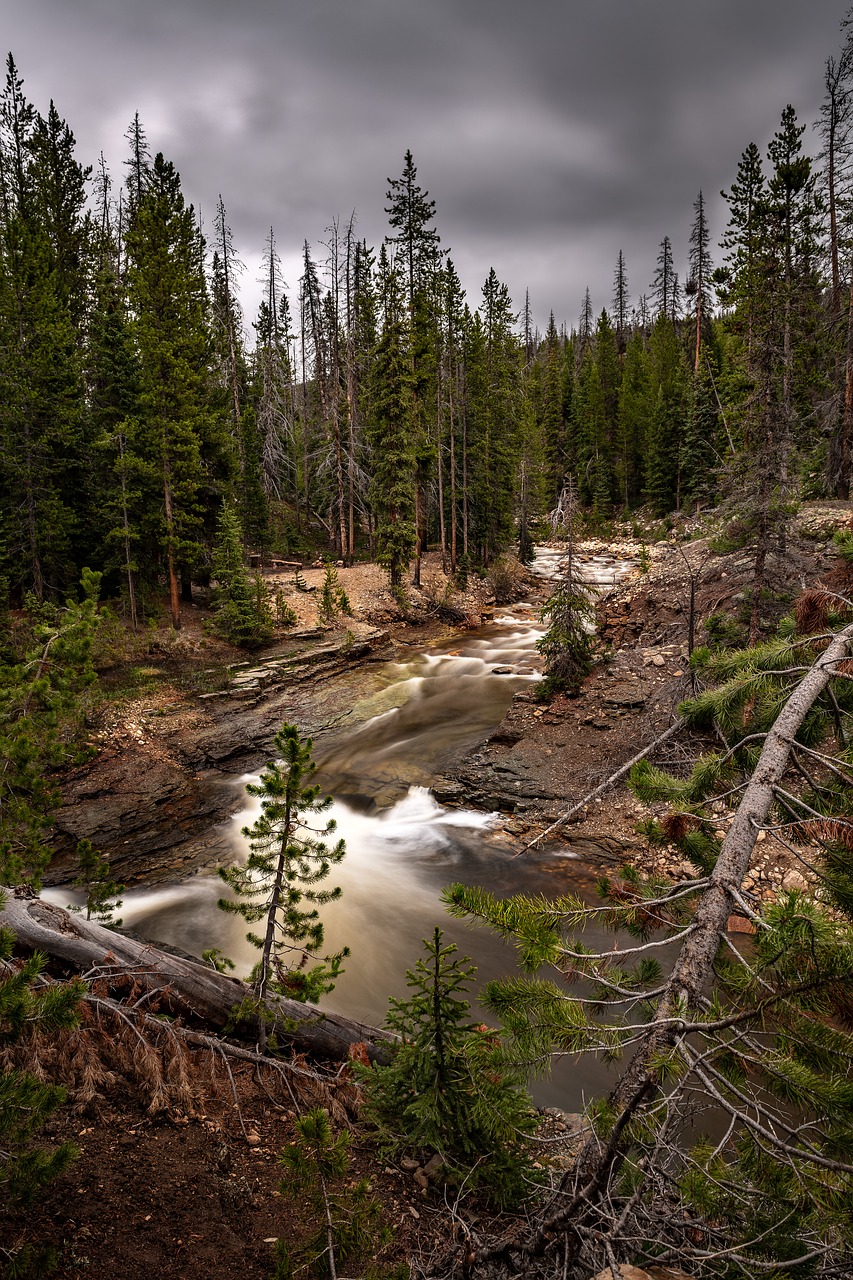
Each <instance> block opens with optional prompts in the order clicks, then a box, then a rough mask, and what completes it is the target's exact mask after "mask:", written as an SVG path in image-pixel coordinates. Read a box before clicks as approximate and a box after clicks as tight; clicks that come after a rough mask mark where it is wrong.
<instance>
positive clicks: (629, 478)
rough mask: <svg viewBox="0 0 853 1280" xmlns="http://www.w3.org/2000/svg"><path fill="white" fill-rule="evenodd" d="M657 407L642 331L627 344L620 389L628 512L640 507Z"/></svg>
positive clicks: (621, 476)
mask: <svg viewBox="0 0 853 1280" xmlns="http://www.w3.org/2000/svg"><path fill="white" fill-rule="evenodd" d="M653 409H654V405H653V404H652V403H651V402H650V375H649V361H648V354H647V352H646V346H645V342H644V341H643V334H642V330H641V329H639V328H637V329H635V330H634V332H633V333H632V334H631V337H630V339H629V340H628V346H627V349H626V351H625V362H624V364H623V366H622V381H621V384H620V387H619V414H618V427H617V439H618V448H617V457H618V461H617V476H618V482H619V491H620V494H621V496H622V500H623V502H624V503H625V506H626V508H628V509H631V508H633V507H637V506H639V505H640V501H641V497H642V491H643V463H644V457H645V453H646V443H647V439H648V434H649V427H650V423H651V417H652V412H653Z"/></svg>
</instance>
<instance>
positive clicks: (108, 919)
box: [72, 840, 124, 929]
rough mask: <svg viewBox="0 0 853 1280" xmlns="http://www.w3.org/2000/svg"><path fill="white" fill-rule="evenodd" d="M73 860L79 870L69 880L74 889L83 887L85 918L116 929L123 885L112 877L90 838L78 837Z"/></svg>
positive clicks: (119, 924)
mask: <svg viewBox="0 0 853 1280" xmlns="http://www.w3.org/2000/svg"><path fill="white" fill-rule="evenodd" d="M77 862H78V866H79V871H78V873H77V876H76V877H75V878H74V880H73V881H72V884H73V885H74V888H75V889H85V890H86V906H85V911H86V919H87V920H95V921H96V922H97V923H98V924H102V925H105V926H106V927H107V928H108V929H120V928H121V924H122V922H121V920H117V919H116V918H115V913H116V911H117V910H118V908H119V907H120V906H121V898H120V895H121V894H122V893H124V885H123V884H119V883H118V881H117V880H113V878H112V876H111V874H110V864H109V861H108V859H107V858H105V857H104V856H103V854H100V853H98V851H97V849H95V848H94V847H93V845H92V842H91V840H78V842H77ZM74 909H75V908H72V910H74Z"/></svg>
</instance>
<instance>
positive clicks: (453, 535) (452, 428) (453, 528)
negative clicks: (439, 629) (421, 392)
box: [447, 353, 458, 573]
mask: <svg viewBox="0 0 853 1280" xmlns="http://www.w3.org/2000/svg"><path fill="white" fill-rule="evenodd" d="M449 359H450V361H451V364H450V368H449V370H448V375H449V376H448V379H447V388H448V397H449V400H448V414H449V418H450V421H449V423H448V431H449V432H450V568H451V571H452V572H453V573H455V572H456V562H457V545H456V543H457V532H458V531H457V512H456V425H455V423H454V421H453V378H454V370H453V364H452V360H453V356H452V353H451V355H450V357H449Z"/></svg>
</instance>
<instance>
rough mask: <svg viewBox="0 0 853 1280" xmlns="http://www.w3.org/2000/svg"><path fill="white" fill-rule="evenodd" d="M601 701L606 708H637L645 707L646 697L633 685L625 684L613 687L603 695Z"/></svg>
mask: <svg viewBox="0 0 853 1280" xmlns="http://www.w3.org/2000/svg"><path fill="white" fill-rule="evenodd" d="M603 701H604V705H605V706H606V707H625V708H629V709H630V708H639V707H644V706H645V705H646V695H645V693H644V692H643V691H642V690H641V689H638V688H636V686H634V685H633V684H628V683H627V682H625V683H624V684H617V685H614V686H613V688H612V689H610V690H609V691H608V692H607V693H605V695H604V699H603Z"/></svg>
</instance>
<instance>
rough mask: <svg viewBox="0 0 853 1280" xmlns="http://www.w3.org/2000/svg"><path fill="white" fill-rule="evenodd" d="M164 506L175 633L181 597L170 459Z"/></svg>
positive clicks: (165, 467) (166, 467) (166, 468)
mask: <svg viewBox="0 0 853 1280" xmlns="http://www.w3.org/2000/svg"><path fill="white" fill-rule="evenodd" d="M163 505H164V507H165V511H166V561H167V565H168V571H169V616H170V617H171V620H172V626H173V628H174V629H175V631H180V629H181V596H180V589H179V586H178V572H177V568H176V566H175V525H174V516H173V513H172V480H171V471H170V467H169V459H168V458H167V457H164V458H163Z"/></svg>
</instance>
